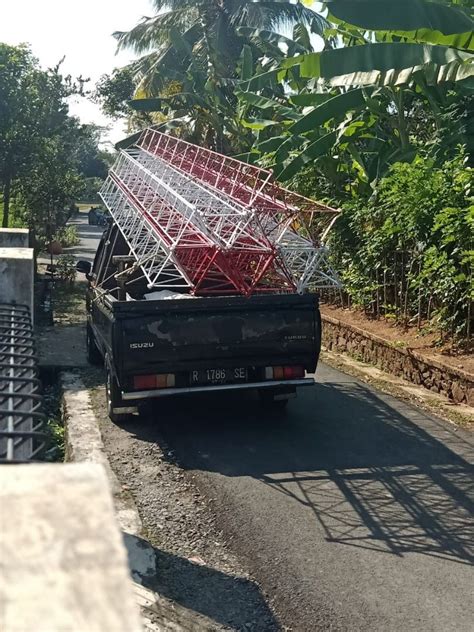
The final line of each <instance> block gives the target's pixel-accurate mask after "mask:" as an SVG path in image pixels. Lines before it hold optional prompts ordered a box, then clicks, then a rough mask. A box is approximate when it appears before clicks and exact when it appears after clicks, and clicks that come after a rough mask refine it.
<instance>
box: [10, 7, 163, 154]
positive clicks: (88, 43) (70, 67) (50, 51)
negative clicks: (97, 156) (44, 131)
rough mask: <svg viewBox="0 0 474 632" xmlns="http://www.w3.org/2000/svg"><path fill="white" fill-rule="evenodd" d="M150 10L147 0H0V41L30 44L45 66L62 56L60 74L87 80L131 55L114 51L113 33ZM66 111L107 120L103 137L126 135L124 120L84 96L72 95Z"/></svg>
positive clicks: (93, 120) (88, 120)
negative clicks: (72, 98) (107, 112)
mask: <svg viewBox="0 0 474 632" xmlns="http://www.w3.org/2000/svg"><path fill="white" fill-rule="evenodd" d="M153 13H154V12H153V10H152V8H151V3H150V1H149V0H79V2H74V1H71V0H0V42H4V43H6V44H10V45H18V44H20V43H28V44H30V46H31V49H32V52H33V54H34V55H35V57H37V58H38V59H39V61H40V63H41V65H42V66H44V67H51V66H54V65H56V64H57V63H58V61H59V60H60V59H61V58H62V57H63V56H65V57H66V58H65V60H64V63H63V66H62V68H63V74H65V75H67V74H71V75H72V76H73V77H76V76H79V75H82V76H83V77H90V78H91V82H90V84H89V85H92V84H93V83H95V82H96V81H97V80H98V79H99V77H100V76H101V75H103V74H105V73H110V72H111V71H112V70H113V69H114V68H115V67H119V66H123V65H125V64H126V63H127V62H128V61H130V60H131V59H132V57H133V56H132V53H120V54H119V55H116V48H117V47H116V41H115V39H114V38H113V37H112V33H113V32H114V31H126V30H130V29H131V28H132V27H133V26H135V24H137V22H139V20H140V19H141V17H142V16H144V15H153ZM70 111H71V113H72V114H75V115H76V116H79V118H80V119H81V121H82V122H84V123H96V124H98V125H109V126H111V129H110V131H109V132H108V133H107V134H106V138H107V139H108V140H110V141H112V142H117V141H118V140H120V138H123V136H125V135H126V134H125V131H124V123H123V122H115V123H114V122H113V121H112V120H111V119H110V118H107V117H105V116H104V115H103V114H102V112H101V110H100V108H99V106H97V105H95V104H93V103H91V102H90V101H88V100H87V99H84V98H76V99H74V100H73V101H72V102H71V104H70Z"/></svg>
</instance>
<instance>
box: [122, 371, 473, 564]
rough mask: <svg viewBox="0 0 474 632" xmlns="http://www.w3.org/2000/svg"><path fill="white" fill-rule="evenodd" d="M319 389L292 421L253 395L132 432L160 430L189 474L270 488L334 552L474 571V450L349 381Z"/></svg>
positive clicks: (186, 405)
mask: <svg viewBox="0 0 474 632" xmlns="http://www.w3.org/2000/svg"><path fill="white" fill-rule="evenodd" d="M311 390H312V392H311V393H305V395H304V396H302V397H301V399H300V400H299V401H298V402H295V403H294V404H292V406H291V408H290V412H289V413H288V415H287V416H286V417H275V416H274V415H272V414H271V413H268V412H264V411H263V410H262V409H261V408H259V407H258V404H257V402H255V401H253V400H251V399H250V397H242V396H238V397H232V398H230V397H229V396H227V397H225V398H215V397H214V398H210V397H208V398H204V397H200V398H198V397H193V398H190V399H188V400H175V401H173V402H171V401H167V402H165V401H162V402H159V403H157V404H156V406H155V409H154V411H153V413H152V414H151V415H150V416H149V418H148V420H147V421H145V422H143V423H139V424H138V425H136V426H133V427H132V426H130V427H128V428H127V430H128V431H131V432H134V433H135V434H136V435H137V436H139V437H140V438H141V439H143V440H147V441H155V440H157V432H158V430H157V424H158V426H159V430H160V433H162V434H163V436H164V437H165V439H166V441H167V442H168V443H169V445H170V446H171V447H172V448H173V449H174V451H175V454H176V458H177V459H178V461H179V464H180V465H181V466H182V467H184V468H187V469H190V470H203V471H209V472H219V473H221V474H223V475H225V476H229V477H240V476H250V477H253V478H255V479H257V480H259V481H261V482H262V483H263V484H265V485H268V486H270V487H271V488H272V489H274V490H276V491H278V492H279V493H281V494H283V495H284V496H285V497H286V499H290V500H291V501H292V502H295V503H298V504H300V505H303V506H305V507H306V508H307V509H308V510H309V511H311V512H312V514H313V515H314V518H315V520H317V522H318V523H319V525H320V526H321V528H322V530H323V532H324V536H325V538H326V540H327V541H329V542H332V543H335V544H338V545H344V546H352V547H359V548H365V549H371V550H377V551H383V552H386V553H389V554H393V555H397V556H404V555H406V554H409V553H418V554H420V553H421V554H424V555H428V556H434V557H441V558H444V559H449V560H452V561H455V562H459V563H463V564H472V563H473V561H474V550H473V544H474V523H473V520H472V514H473V510H474V502H473V491H474V490H473V487H474V482H473V481H474V477H473V474H474V468H473V467H472V466H471V465H470V464H469V463H468V461H466V460H465V459H464V458H463V457H462V456H459V455H460V454H462V453H463V451H464V452H466V450H468V449H470V446H469V444H468V442H466V441H465V439H463V438H462V437H461V436H460V435H459V434H456V432H454V431H452V430H450V429H449V427H448V426H447V425H446V424H444V423H442V422H440V421H437V420H435V419H433V418H430V417H429V416H427V415H425V414H424V413H421V412H419V411H417V410H416V409H414V408H413V407H410V406H407V405H404V404H401V403H400V402H398V404H397V400H393V402H394V403H393V405H392V404H391V401H390V398H388V401H389V402H390V404H389V403H387V401H386V400H387V398H385V400H384V399H383V398H382V397H379V396H378V395H376V394H375V393H374V392H372V391H371V390H370V389H369V388H367V387H366V386H364V385H363V384H361V383H359V382H356V381H354V380H352V379H349V378H348V380H347V382H344V381H343V382H340V381H337V382H325V383H322V384H318V385H317V387H316V388H315V389H311ZM422 425H423V426H424V427H427V428H428V429H429V432H427V430H425V429H424V427H422ZM438 437H439V438H438ZM448 446H450V447H448Z"/></svg>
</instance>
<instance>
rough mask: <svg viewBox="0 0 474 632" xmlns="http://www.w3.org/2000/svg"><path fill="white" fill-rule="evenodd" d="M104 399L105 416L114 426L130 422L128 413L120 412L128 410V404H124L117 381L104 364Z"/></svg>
mask: <svg viewBox="0 0 474 632" xmlns="http://www.w3.org/2000/svg"><path fill="white" fill-rule="evenodd" d="M105 397H106V401H107V414H108V415H109V418H110V420H111V421H112V422H113V423H114V424H121V423H125V422H127V421H130V419H131V417H132V415H131V413H130V412H128V411H127V412H125V411H123V412H121V409H125V408H129V407H130V404H128V402H124V400H123V399H122V394H121V392H120V389H119V386H118V384H117V380H116V379H115V378H114V376H113V375H112V371H111V370H110V368H109V366H108V364H106V380H105Z"/></svg>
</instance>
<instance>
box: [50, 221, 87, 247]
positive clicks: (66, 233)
mask: <svg viewBox="0 0 474 632" xmlns="http://www.w3.org/2000/svg"><path fill="white" fill-rule="evenodd" d="M54 239H55V240H56V241H59V243H60V244H61V246H62V247H63V248H70V247H71V246H77V245H78V244H79V243H80V241H81V240H80V238H79V235H78V233H77V227H76V226H74V225H69V226H64V227H63V228H60V229H59V230H58V231H57V232H56V235H55V236H54Z"/></svg>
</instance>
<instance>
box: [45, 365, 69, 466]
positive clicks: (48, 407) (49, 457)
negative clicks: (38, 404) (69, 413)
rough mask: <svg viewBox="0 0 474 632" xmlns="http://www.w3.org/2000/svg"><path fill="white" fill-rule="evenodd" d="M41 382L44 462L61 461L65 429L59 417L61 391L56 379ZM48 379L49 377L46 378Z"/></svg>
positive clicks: (60, 416)
mask: <svg viewBox="0 0 474 632" xmlns="http://www.w3.org/2000/svg"><path fill="white" fill-rule="evenodd" d="M45 377H46V376H42V378H43V380H42V382H43V411H44V414H45V416H46V424H45V426H44V432H45V433H46V445H47V451H46V454H45V457H44V460H45V461H62V460H63V459H64V449H65V446H64V436H65V428H64V423H63V420H62V415H61V400H62V391H61V386H60V381H59V380H58V379H54V378H53V379H49V380H47V379H44V378H45ZM48 377H49V376H48Z"/></svg>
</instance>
